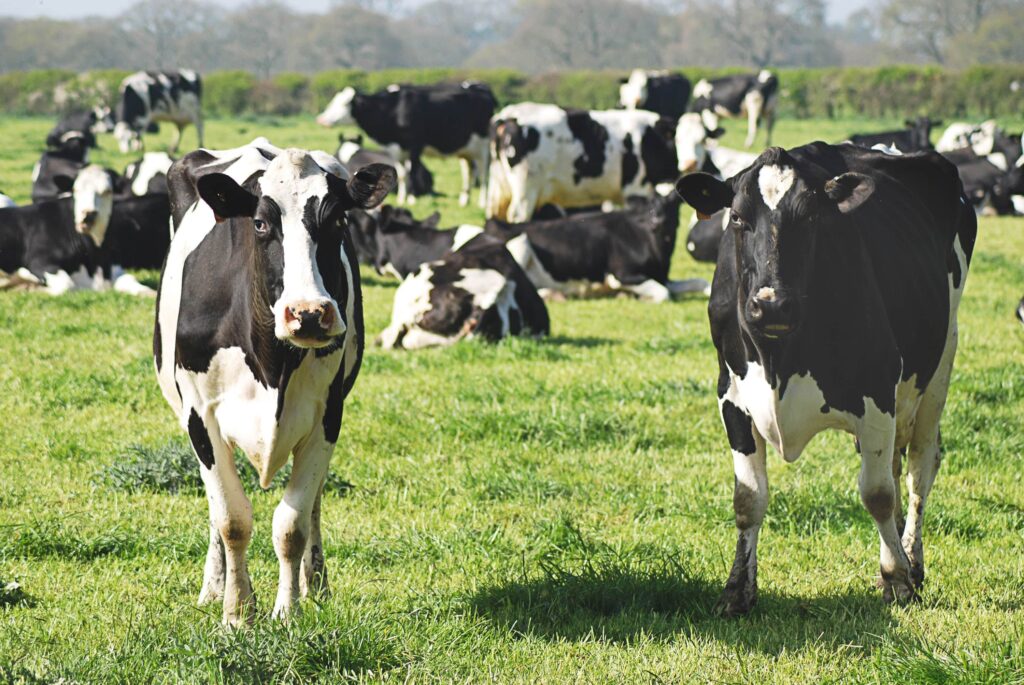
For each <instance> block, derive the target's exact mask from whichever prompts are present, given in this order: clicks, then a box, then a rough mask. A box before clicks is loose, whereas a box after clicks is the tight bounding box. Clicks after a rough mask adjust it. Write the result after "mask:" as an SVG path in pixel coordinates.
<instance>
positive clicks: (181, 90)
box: [114, 69, 203, 154]
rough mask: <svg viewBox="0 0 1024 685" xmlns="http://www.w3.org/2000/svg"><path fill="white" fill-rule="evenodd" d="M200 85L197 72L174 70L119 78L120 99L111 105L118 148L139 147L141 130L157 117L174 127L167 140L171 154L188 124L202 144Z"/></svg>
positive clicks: (135, 149)
mask: <svg viewBox="0 0 1024 685" xmlns="http://www.w3.org/2000/svg"><path fill="white" fill-rule="evenodd" d="M202 94H203V87H202V81H201V79H200V78H199V74H197V73H196V72H194V71H191V70H188V69H180V70H178V71H139V72H136V73H134V74H131V75H130V76H127V77H125V79H124V80H123V81H121V89H120V100H119V102H118V103H117V108H116V109H115V113H116V119H117V123H116V124H115V125H114V138H116V139H117V144H118V146H119V147H120V148H121V152H125V153H127V152H132V151H139V150H141V149H142V133H143V132H145V131H147V130H149V128H150V126H151V124H153V123H155V122H157V121H169V122H171V123H173V124H174V125H175V126H176V128H177V130H176V132H175V136H174V140H173V141H172V142H171V149H170V153H171V154H174V152H175V151H177V149H178V144H179V143H180V142H181V132H182V131H183V130H184V129H185V127H186V126H188V125H189V124H192V125H193V126H195V127H196V134H197V135H198V136H199V147H202V146H203V111H202V102H201V100H202Z"/></svg>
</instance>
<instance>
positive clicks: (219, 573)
mask: <svg viewBox="0 0 1024 685" xmlns="http://www.w3.org/2000/svg"><path fill="white" fill-rule="evenodd" d="M224 574H225V559H224V540H223V539H221V537H220V531H219V530H218V529H217V526H216V524H215V523H214V521H213V504H212V503H211V504H210V545H209V547H208V548H207V550H206V565H205V566H204V567H203V587H202V589H201V590H200V591H199V602H198V604H199V606H204V605H206V604H212V603H213V602H219V601H220V600H222V599H224V578H225V575H224Z"/></svg>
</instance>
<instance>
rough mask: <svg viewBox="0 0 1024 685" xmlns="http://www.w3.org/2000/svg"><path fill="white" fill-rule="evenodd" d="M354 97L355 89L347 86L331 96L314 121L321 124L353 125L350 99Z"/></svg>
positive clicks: (354, 121) (353, 118) (353, 119)
mask: <svg viewBox="0 0 1024 685" xmlns="http://www.w3.org/2000/svg"><path fill="white" fill-rule="evenodd" d="M355 99H356V89H355V88H353V87H352V86H348V87H347V88H345V89H344V90H342V91H341V92H339V93H337V94H336V95H335V96H334V97H333V98H331V101H330V102H329V103H327V108H326V109H325V110H324V111H323V112H321V113H320V115H319V116H318V117H317V118H316V123H318V124H320V125H321V126H354V125H355V123H356V120H355V117H354V116H353V115H352V101H353V100H355Z"/></svg>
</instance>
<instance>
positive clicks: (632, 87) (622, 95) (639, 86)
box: [619, 69, 647, 109]
mask: <svg viewBox="0 0 1024 685" xmlns="http://www.w3.org/2000/svg"><path fill="white" fill-rule="evenodd" d="M646 100H647V72H645V71H644V70H643V69H634V70H633V72H632V73H631V74H630V75H629V80H627V81H623V82H622V85H620V86H619V104H621V105H622V106H623V107H624V108H626V109H640V103H642V102H644V101H646Z"/></svg>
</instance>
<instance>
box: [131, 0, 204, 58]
mask: <svg viewBox="0 0 1024 685" xmlns="http://www.w3.org/2000/svg"><path fill="white" fill-rule="evenodd" d="M216 14H219V13H218V10H217V8H216V6H214V5H210V4H205V3H200V2H196V1H195V0H175V2H173V3H170V2H166V1H165V0H142V1H141V2H138V3H136V4H134V5H132V6H131V7H130V8H129V9H128V10H127V11H126V12H125V13H124V14H123V15H122V19H121V21H122V24H123V26H124V28H125V30H127V31H128V32H129V33H131V34H134V35H136V36H137V39H136V41H135V43H136V47H138V48H139V49H140V50H142V51H144V54H146V55H147V56H149V58H150V59H151V60H152V62H151V64H152V66H154V67H157V68H161V69H169V68H172V67H177V66H179V58H180V57H186V61H188V62H190V63H191V62H192V60H191V59H190V57H191V56H188V55H179V46H180V43H181V42H182V40H183V39H184V38H185V36H187V35H188V34H189V33H192V32H195V31H196V29H197V28H198V27H199V26H200V25H202V24H203V23H205V22H203V18H204V17H207V16H210V15H216Z"/></svg>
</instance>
